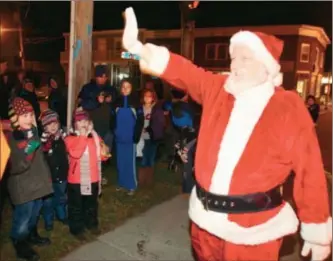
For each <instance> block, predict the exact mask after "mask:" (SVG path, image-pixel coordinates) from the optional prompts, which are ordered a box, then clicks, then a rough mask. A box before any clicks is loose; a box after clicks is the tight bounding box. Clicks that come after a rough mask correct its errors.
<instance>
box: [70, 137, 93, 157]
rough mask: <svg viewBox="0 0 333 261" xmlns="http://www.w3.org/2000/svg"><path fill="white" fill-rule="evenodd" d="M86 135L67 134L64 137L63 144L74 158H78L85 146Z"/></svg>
mask: <svg viewBox="0 0 333 261" xmlns="http://www.w3.org/2000/svg"><path fill="white" fill-rule="evenodd" d="M87 141H88V137H86V136H78V137H74V136H67V137H66V138H65V144H66V147H67V151H68V154H69V155H70V156H71V157H72V158H74V159H79V158H81V156H82V154H83V152H84V150H85V149H86V147H87Z"/></svg>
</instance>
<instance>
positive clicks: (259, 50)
mask: <svg viewBox="0 0 333 261" xmlns="http://www.w3.org/2000/svg"><path fill="white" fill-rule="evenodd" d="M235 44H244V45H246V46H248V47H249V48H250V49H251V50H253V51H254V53H255V55H256V57H257V58H258V59H259V60H260V61H261V62H262V63H263V64H265V66H266V68H267V70H268V72H269V73H270V75H271V77H272V82H273V83H274V85H275V86H279V85H281V84H282V74H281V73H280V69H281V65H280V64H279V63H278V62H277V61H276V60H275V59H274V57H273V56H272V55H271V53H270V52H269V51H268V50H267V48H266V47H265V44H264V43H263V42H262V40H261V39H260V38H259V37H258V36H257V35H256V34H255V33H252V32H250V31H240V32H238V33H236V34H234V35H233V36H232V37H231V39H230V46H229V53H230V55H231V54H232V51H233V48H234V46H235Z"/></svg>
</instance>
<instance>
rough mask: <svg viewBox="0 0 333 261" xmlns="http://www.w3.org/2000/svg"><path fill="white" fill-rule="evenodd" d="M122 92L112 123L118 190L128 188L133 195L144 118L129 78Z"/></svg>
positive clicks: (135, 185)
mask: <svg viewBox="0 0 333 261" xmlns="http://www.w3.org/2000/svg"><path fill="white" fill-rule="evenodd" d="M120 93H121V95H120V97H119V98H118V99H117V101H116V102H115V104H114V112H113V117H112V123H111V124H112V128H113V129H114V136H115V144H116V157H117V172H118V190H120V189H126V190H127V191H128V194H129V195H133V194H134V192H135V190H136V188H137V177H136V143H137V142H138V140H139V138H140V135H141V130H142V126H141V125H142V124H143V119H141V117H142V116H138V114H137V111H136V107H137V106H136V103H135V101H136V99H135V97H133V95H132V84H131V82H130V81H129V80H128V79H124V80H122V82H121V86H120Z"/></svg>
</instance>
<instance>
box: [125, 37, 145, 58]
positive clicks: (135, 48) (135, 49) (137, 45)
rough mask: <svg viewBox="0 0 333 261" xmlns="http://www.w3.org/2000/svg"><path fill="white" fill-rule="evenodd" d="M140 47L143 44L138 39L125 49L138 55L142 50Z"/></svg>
mask: <svg viewBox="0 0 333 261" xmlns="http://www.w3.org/2000/svg"><path fill="white" fill-rule="evenodd" d="M142 47H143V44H142V43H141V42H140V41H139V40H138V41H136V42H135V44H134V45H132V46H131V47H130V48H127V50H128V51H129V52H130V53H132V54H136V55H140V54H141V51H142Z"/></svg>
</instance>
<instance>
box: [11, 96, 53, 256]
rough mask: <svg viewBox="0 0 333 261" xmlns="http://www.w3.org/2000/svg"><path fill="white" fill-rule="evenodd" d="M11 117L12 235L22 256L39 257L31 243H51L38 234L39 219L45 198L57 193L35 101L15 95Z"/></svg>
mask: <svg viewBox="0 0 333 261" xmlns="http://www.w3.org/2000/svg"><path fill="white" fill-rule="evenodd" d="M9 117H10V120H11V121H12V125H13V127H14V130H13V132H12V134H11V135H10V137H9V139H8V143H9V146H10V149H11V156H10V176H9V178H8V191H9V195H10V198H11V200H12V203H13V204H14V205H15V207H14V213H13V221H12V230H11V238H12V242H13V245H14V248H15V250H16V255H17V257H18V258H21V259H24V260H38V255H37V253H36V252H35V251H34V250H33V249H32V248H31V244H34V245H47V244H50V240H49V239H48V238H42V237H40V236H39V235H38V231H37V221H38V216H39V212H40V209H41V207H42V198H43V197H44V196H46V195H49V194H51V193H53V188H52V182H51V174H50V170H49V168H48V166H47V164H46V162H45V159H44V155H43V152H42V150H41V148H40V141H39V138H38V135H37V128H36V120H35V116H34V110H33V107H32V106H31V104H30V103H29V102H27V101H26V100H24V99H22V98H19V97H17V98H15V99H14V100H13V102H12V104H11V108H10V111H9Z"/></svg>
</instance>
